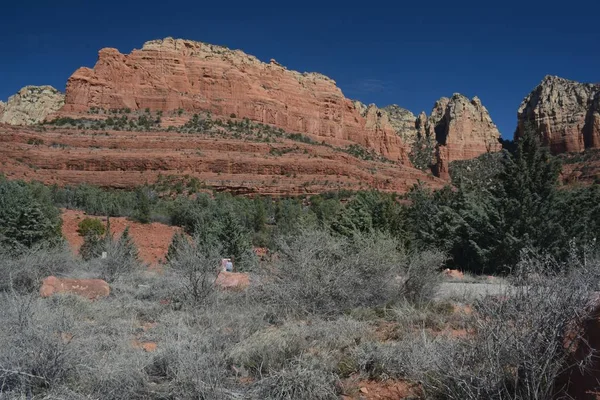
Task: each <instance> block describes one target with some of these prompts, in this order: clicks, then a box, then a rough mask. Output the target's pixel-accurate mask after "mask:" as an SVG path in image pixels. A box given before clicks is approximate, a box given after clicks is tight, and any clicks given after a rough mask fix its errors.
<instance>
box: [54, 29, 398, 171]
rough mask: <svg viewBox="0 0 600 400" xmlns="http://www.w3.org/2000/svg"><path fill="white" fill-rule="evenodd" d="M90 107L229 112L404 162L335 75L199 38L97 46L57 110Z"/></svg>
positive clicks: (380, 120)
mask: <svg viewBox="0 0 600 400" xmlns="http://www.w3.org/2000/svg"><path fill="white" fill-rule="evenodd" d="M92 107H95V108H101V109H115V108H130V109H132V110H144V109H145V108H150V109H151V110H163V111H167V110H177V109H182V110H186V111H191V112H195V111H201V110H202V111H211V112H212V113H213V114H214V115H218V116H225V117H229V116H233V115H235V116H236V117H238V118H249V119H251V120H253V121H258V122H261V123H265V124H270V125H273V126H276V127H279V128H282V129H284V130H286V131H289V132H302V133H309V134H313V135H316V136H319V137H320V138H322V140H325V141H326V142H328V141H330V140H349V141H352V142H355V143H358V144H360V145H362V146H365V147H367V148H371V149H374V150H376V151H377V152H379V153H380V154H383V155H385V156H386V157H388V158H390V159H392V160H400V161H406V151H405V146H404V144H403V143H402V140H401V138H400V137H399V136H398V135H397V134H396V132H395V131H394V129H393V128H392V127H391V126H390V124H389V121H388V120H387V118H385V117H382V114H381V113H378V112H377V111H375V110H368V112H366V113H364V114H363V113H361V112H360V110H359V109H357V108H356V106H355V104H354V103H353V102H352V101H351V100H349V99H347V98H345V97H344V95H343V94H342V92H341V90H340V89H339V88H338V87H337V86H336V84H335V82H334V81H333V80H331V79H329V78H327V77H325V76H323V75H320V74H317V73H299V72H296V71H291V70H288V69H286V68H284V67H283V66H281V65H280V64H279V63H277V62H276V61H275V60H271V62H270V63H264V62H261V61H260V60H258V59H257V58H256V57H254V56H251V55H248V54H246V53H244V52H242V51H240V50H230V49H228V48H225V47H221V46H215V45H210V44H205V43H201V42H194V41H189V40H181V39H172V38H166V39H163V40H153V41H150V42H146V43H145V44H144V45H143V47H142V49H141V50H133V51H132V52H131V53H130V54H128V55H125V54H121V53H120V52H119V51H118V50H116V49H110V48H107V49H102V50H100V52H99V57H98V61H97V63H96V65H95V66H94V68H93V69H90V68H79V69H78V70H77V71H75V73H74V74H73V75H72V76H71V77H70V78H69V81H68V83H67V89H66V99H65V106H64V107H63V110H62V114H63V115H65V113H72V112H82V111H83V112H85V111H87V110H89V109H90V108H92Z"/></svg>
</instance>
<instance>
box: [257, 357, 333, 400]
mask: <svg viewBox="0 0 600 400" xmlns="http://www.w3.org/2000/svg"><path fill="white" fill-rule="evenodd" d="M337 383H338V379H337V377H336V376H335V374H333V373H332V372H331V371H327V370H324V369H323V367H322V365H321V364H320V363H319V361H318V360H315V359H313V358H310V357H299V358H296V359H294V360H293V361H292V362H291V363H289V364H288V365H287V366H286V367H285V368H283V369H281V370H279V371H276V372H274V373H272V374H271V375H269V376H268V377H267V378H265V379H261V380H260V381H258V382H257V383H256V384H254V387H253V391H252V398H256V399H274V400H304V399H314V400H335V399H338V398H339V397H338V393H337V385H336V384H337Z"/></svg>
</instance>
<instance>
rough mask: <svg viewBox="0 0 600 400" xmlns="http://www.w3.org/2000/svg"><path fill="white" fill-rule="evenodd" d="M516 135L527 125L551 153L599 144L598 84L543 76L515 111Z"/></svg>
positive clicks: (599, 110) (599, 145)
mask: <svg viewBox="0 0 600 400" xmlns="http://www.w3.org/2000/svg"><path fill="white" fill-rule="evenodd" d="M517 121H518V126H517V131H516V133H515V139H517V138H518V137H519V136H520V135H522V134H523V132H524V130H525V129H526V126H527V125H530V126H531V127H532V129H534V130H535V132H536V133H537V134H538V135H539V136H540V138H541V139H542V141H543V143H544V144H546V145H548V146H549V147H550V149H551V151H552V152H553V153H554V154H558V153H565V152H580V151H583V150H584V149H587V148H600V85H593V84H588V83H579V82H575V81H571V80H568V79H563V78H559V77H557V76H546V77H545V78H544V79H543V80H542V82H541V83H540V84H539V85H538V86H537V87H536V88H535V89H533V91H532V92H531V93H530V94H529V95H528V96H527V97H525V99H524V100H523V102H522V103H521V106H520V107H519V110H518V113H517Z"/></svg>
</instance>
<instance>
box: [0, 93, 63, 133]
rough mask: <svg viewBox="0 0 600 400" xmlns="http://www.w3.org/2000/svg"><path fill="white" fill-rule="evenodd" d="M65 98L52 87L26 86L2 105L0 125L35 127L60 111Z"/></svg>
mask: <svg viewBox="0 0 600 400" xmlns="http://www.w3.org/2000/svg"><path fill="white" fill-rule="evenodd" d="M64 103H65V96H64V95H63V94H62V93H61V92H59V91H58V90H56V89H55V88H53V87H52V86H26V87H24V88H22V89H21V90H19V92H17V93H16V94H15V95H13V96H11V97H10V98H9V99H8V102H6V103H3V104H0V123H5V124H9V125H33V124H37V123H39V122H42V121H44V120H45V119H46V117H47V116H48V115H50V114H52V113H55V112H56V111H58V110H59V109H60V108H61V107H62V106H63V105H64Z"/></svg>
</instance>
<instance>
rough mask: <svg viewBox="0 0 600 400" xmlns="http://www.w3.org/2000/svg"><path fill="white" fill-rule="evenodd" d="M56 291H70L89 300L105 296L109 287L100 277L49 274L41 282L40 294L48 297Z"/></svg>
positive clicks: (108, 292)
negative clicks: (60, 276) (89, 277)
mask: <svg viewBox="0 0 600 400" xmlns="http://www.w3.org/2000/svg"><path fill="white" fill-rule="evenodd" d="M56 293H72V294H76V295H79V296H82V297H87V298H88V299H90V300H95V299H98V298H100V297H107V296H108V295H109V294H110V287H109V286H108V283H106V281H103V280H102V279H67V278H63V279H59V278H57V277H55V276H49V277H47V278H45V279H44V280H43V282H42V287H41V288H40V296H42V297H50V296H52V295H53V294H56Z"/></svg>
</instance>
